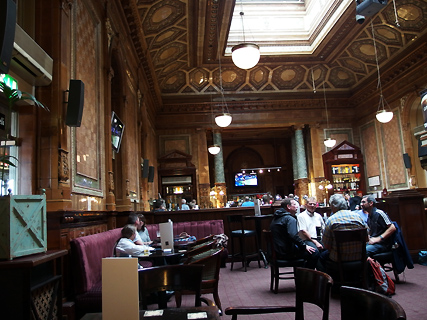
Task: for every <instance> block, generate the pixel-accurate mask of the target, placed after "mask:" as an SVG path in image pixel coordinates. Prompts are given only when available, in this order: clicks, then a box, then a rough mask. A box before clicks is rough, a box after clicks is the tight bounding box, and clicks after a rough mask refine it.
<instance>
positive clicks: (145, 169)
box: [142, 159, 150, 178]
mask: <svg viewBox="0 0 427 320" xmlns="http://www.w3.org/2000/svg"><path fill="white" fill-rule="evenodd" d="M148 162H149V161H148V159H144V161H143V162H142V177H143V178H148V172H149V170H150V169H149V168H148V166H149V164H148Z"/></svg>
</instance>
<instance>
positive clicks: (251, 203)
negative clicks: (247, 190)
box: [242, 197, 255, 207]
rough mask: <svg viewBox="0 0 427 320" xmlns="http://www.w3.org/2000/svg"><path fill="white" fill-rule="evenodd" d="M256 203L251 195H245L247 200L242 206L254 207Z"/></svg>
mask: <svg viewBox="0 0 427 320" xmlns="http://www.w3.org/2000/svg"><path fill="white" fill-rule="evenodd" d="M253 206H255V203H254V202H253V201H252V200H251V198H249V197H245V202H243V203H242V207H253Z"/></svg>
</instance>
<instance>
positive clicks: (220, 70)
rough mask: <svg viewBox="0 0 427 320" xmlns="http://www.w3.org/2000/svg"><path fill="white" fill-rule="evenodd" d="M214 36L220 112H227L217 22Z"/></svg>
mask: <svg viewBox="0 0 427 320" xmlns="http://www.w3.org/2000/svg"><path fill="white" fill-rule="evenodd" d="M216 33H217V34H216V36H217V39H218V50H217V54H218V65H219V91H220V93H221V101H222V104H221V105H222V113H225V110H226V111H227V113H229V111H228V106H227V103H226V101H225V96H224V87H223V85H222V64H221V50H220V46H219V43H220V42H219V30H218V22H217V24H216ZM224 106H225V109H224Z"/></svg>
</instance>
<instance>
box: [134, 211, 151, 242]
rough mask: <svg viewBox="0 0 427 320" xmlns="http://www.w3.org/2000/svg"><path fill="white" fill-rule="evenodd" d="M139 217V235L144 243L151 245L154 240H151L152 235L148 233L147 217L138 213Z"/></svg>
mask: <svg viewBox="0 0 427 320" xmlns="http://www.w3.org/2000/svg"><path fill="white" fill-rule="evenodd" d="M138 218H139V222H140V227H139V228H138V233H139V236H140V237H141V240H142V243H143V244H146V245H149V244H152V243H153V241H151V239H150V235H149V234H148V229H147V226H146V224H147V219H145V216H144V215H143V214H141V213H140V214H138Z"/></svg>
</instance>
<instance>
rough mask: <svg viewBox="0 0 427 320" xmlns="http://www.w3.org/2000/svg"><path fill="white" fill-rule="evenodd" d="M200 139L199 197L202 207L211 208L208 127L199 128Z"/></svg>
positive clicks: (198, 201) (198, 137) (198, 135)
mask: <svg viewBox="0 0 427 320" xmlns="http://www.w3.org/2000/svg"><path fill="white" fill-rule="evenodd" d="M196 132H197V139H198V149H197V152H198V160H199V163H198V166H197V167H198V179H199V185H198V192H197V195H198V197H199V198H198V199H197V203H199V207H200V208H202V209H203V208H209V191H210V183H209V157H208V143H207V139H206V129H197V130H196Z"/></svg>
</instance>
